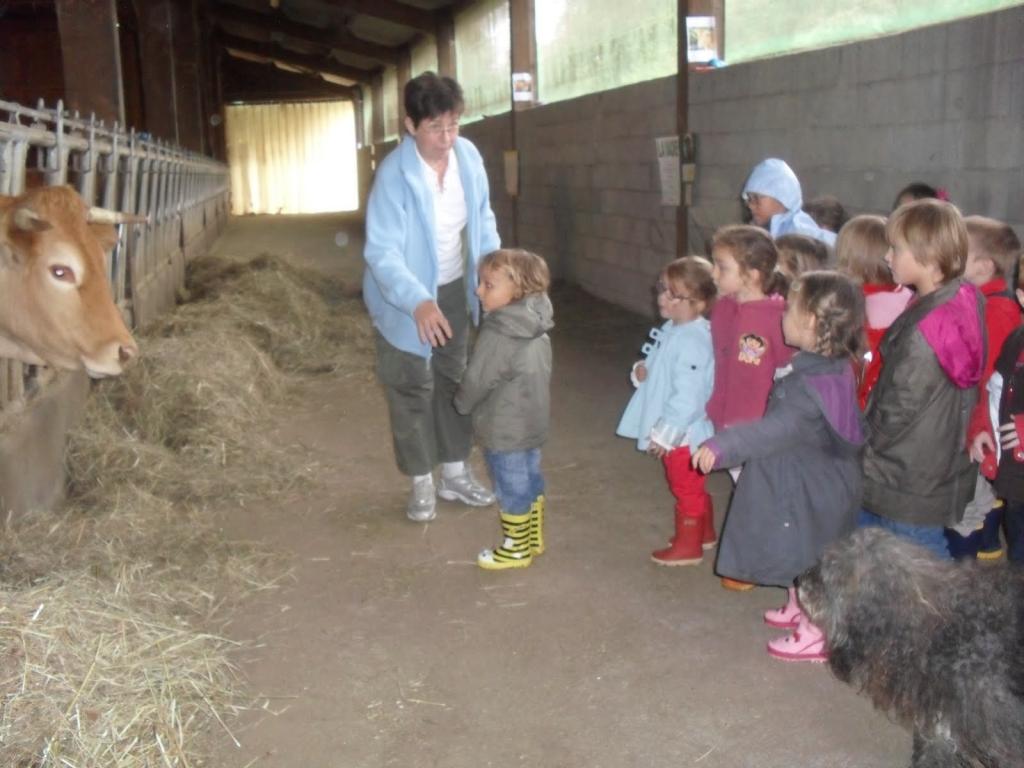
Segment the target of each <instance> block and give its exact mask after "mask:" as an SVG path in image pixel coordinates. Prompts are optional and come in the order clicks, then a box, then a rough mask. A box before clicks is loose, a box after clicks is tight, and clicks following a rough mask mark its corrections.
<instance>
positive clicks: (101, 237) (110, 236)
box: [89, 223, 117, 251]
mask: <svg viewBox="0 0 1024 768" xmlns="http://www.w3.org/2000/svg"><path fill="white" fill-rule="evenodd" d="M89 231H90V232H92V234H93V237H95V238H96V239H97V240H98V241H99V244H100V247H101V248H102V249H103V250H104V251H109V250H112V249H113V247H114V246H115V245H117V229H116V228H115V227H114V225H113V224H94V223H90V224H89Z"/></svg>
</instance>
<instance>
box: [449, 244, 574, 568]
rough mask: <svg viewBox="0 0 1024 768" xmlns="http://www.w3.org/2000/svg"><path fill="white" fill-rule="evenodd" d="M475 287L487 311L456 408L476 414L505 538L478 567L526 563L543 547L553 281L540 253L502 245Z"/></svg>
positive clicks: (485, 262) (484, 555) (480, 559)
mask: <svg viewBox="0 0 1024 768" xmlns="http://www.w3.org/2000/svg"><path fill="white" fill-rule="evenodd" d="M479 277H480V280H479V284H478V286H477V289H476V294H477V296H479V297H480V305H481V307H482V308H483V310H484V312H485V315H484V320H483V323H482V325H481V327H480V334H479V336H478V337H477V341H476V344H475V345H474V347H473V353H472V356H471V357H470V360H469V365H468V367H467V368H466V372H465V374H464V375H463V377H462V383H461V384H460V386H459V390H458V392H456V394H455V409H456V410H457V411H458V412H459V413H464V414H468V413H472V414H473V431H474V433H475V435H476V439H477V440H478V441H479V442H480V444H481V445H482V447H483V449H484V459H485V460H486V461H487V467H488V469H489V470H490V473H491V479H492V481H493V484H494V492H495V495H496V496H497V497H498V503H499V505H500V507H501V509H500V513H501V527H502V531H503V532H504V535H505V538H504V541H503V542H502V544H501V545H500V546H498V547H496V548H494V549H485V550H483V551H482V552H481V553H480V554H479V556H478V557H477V564H478V565H479V566H480V567H481V568H486V569H488V570H503V569H506V568H525V567H526V566H528V565H529V564H530V563H531V562H532V559H533V556H534V555H539V554H540V553H541V552H543V551H544V534H543V524H544V476H543V475H542V474H541V472H540V449H541V446H542V445H543V444H544V442H545V440H546V439H547V433H548V421H549V414H550V410H551V408H550V394H549V382H550V380H551V340H550V339H549V338H548V334H547V332H548V331H549V330H550V329H551V328H552V326H553V325H554V323H553V322H552V308H551V300H550V299H549V298H548V295H547V289H548V285H549V284H550V281H551V278H550V273H549V271H548V266H547V264H546V263H545V262H544V259H542V258H541V257H540V256H538V255H537V254H535V253H530V252H529V251H523V250H517V249H501V250H498V251H494V252H492V253H490V254H488V255H487V256H485V257H484V258H483V260H482V261H481V262H480V272H479Z"/></svg>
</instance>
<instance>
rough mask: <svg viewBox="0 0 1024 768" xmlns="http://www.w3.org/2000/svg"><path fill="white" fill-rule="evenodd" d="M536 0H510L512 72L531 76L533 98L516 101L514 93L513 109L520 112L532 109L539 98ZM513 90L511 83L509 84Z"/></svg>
mask: <svg viewBox="0 0 1024 768" xmlns="http://www.w3.org/2000/svg"><path fill="white" fill-rule="evenodd" d="M533 3H534V0H509V5H508V11H509V28H510V30H511V38H512V39H511V41H510V42H511V57H512V74H513V75H516V74H520V73H525V74H527V75H529V76H530V82H531V83H532V86H531V87H532V89H533V90H532V93H533V99H531V100H530V101H516V100H515V94H514V93H513V94H512V109H513V111H516V112H519V111H522V110H524V109H530V108H531V107H532V106H533V105H534V104H535V102H536V99H537V34H536V32H535V30H534V18H535V15H534V10H533V8H534V6H533ZM508 87H509V89H510V91H511V83H509V84H508Z"/></svg>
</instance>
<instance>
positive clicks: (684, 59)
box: [676, 0, 690, 256]
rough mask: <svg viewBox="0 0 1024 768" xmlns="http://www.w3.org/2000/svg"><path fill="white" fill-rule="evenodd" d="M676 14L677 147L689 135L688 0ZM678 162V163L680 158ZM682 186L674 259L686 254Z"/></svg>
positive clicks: (686, 219)
mask: <svg viewBox="0 0 1024 768" xmlns="http://www.w3.org/2000/svg"><path fill="white" fill-rule="evenodd" d="M676 14H677V16H676V133H677V134H678V136H679V146H680V148H681V147H682V144H683V137H684V136H686V135H687V134H688V133H689V132H690V127H689V126H690V120H689V108H690V60H689V34H688V33H687V31H686V17H687V16H688V15H689V14H690V3H689V0H676ZM679 160H680V161H681V160H682V156H681V155H680V158H679ZM681 172H682V168H681V167H680V173H681ZM685 186H686V185H684V184H680V187H681V188H680V190H679V195H680V200H679V206H678V207H677V208H676V256H686V255H687V254H688V253H689V252H690V241H689V233H688V231H687V225H688V223H689V213H690V212H689V208H688V207H687V205H686V195H685V189H684V188H685Z"/></svg>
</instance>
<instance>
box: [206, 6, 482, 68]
mask: <svg viewBox="0 0 1024 768" xmlns="http://www.w3.org/2000/svg"><path fill="white" fill-rule="evenodd" d="M472 2H473V0H402V1H401V2H399V0H205V8H206V13H207V16H208V18H209V20H210V21H211V22H212V23H213V24H214V25H215V26H216V29H217V34H218V37H217V40H218V44H219V45H221V46H222V47H223V48H224V49H225V50H226V51H227V53H228V54H229V55H231V56H232V57H235V58H239V59H244V60H248V61H256V62H262V63H273V64H274V65H276V66H277V67H279V68H281V69H284V70H286V71H292V72H304V73H308V74H312V75H315V76H318V77H322V78H324V79H326V80H328V81H330V82H334V83H339V84H342V85H362V84H366V83H369V82H370V80H371V79H372V78H373V77H374V76H376V75H378V74H380V73H381V72H382V71H383V69H384V68H385V67H388V66H395V65H397V64H398V62H399V57H400V56H401V54H402V52H403V50H404V49H406V48H408V47H411V46H413V45H415V44H416V43H417V42H418V41H419V40H420V39H421V38H422V37H424V36H426V35H434V34H435V32H436V30H437V28H438V25H439V24H440V23H441V22H442V21H443V20H444V19H445V18H450V17H451V15H452V14H454V13H455V12H457V11H459V10H461V9H462V8H464V7H466V6H468V5H471V4H472Z"/></svg>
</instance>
